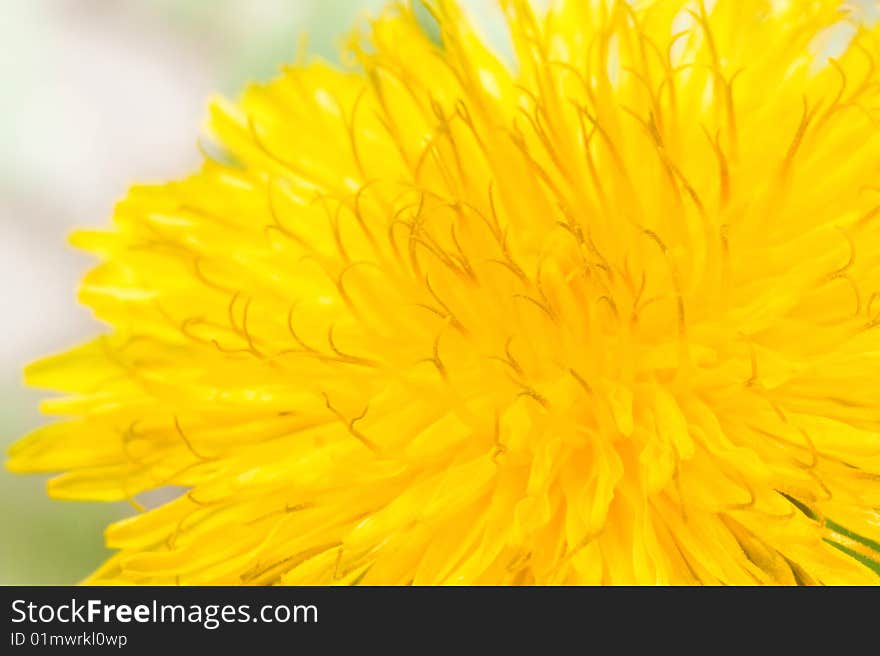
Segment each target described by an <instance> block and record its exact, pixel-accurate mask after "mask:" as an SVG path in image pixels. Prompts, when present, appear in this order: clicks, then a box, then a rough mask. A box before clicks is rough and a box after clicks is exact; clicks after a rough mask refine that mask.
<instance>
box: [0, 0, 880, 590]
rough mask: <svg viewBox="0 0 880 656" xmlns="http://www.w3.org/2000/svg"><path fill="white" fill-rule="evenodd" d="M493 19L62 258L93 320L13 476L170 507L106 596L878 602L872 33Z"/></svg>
mask: <svg viewBox="0 0 880 656" xmlns="http://www.w3.org/2000/svg"><path fill="white" fill-rule="evenodd" d="M502 4H503V8H504V13H505V15H506V17H507V24H508V26H509V35H510V37H511V41H512V43H513V49H514V52H515V62H512V63H506V62H504V61H502V60H501V59H499V57H497V56H496V55H495V54H493V51H492V50H491V49H490V48H489V46H488V45H487V43H486V42H485V41H484V40H483V39H482V38H481V37H480V36H479V34H478V31H477V30H475V29H474V28H473V27H472V26H471V24H470V23H469V22H468V20H467V18H466V16H465V14H464V12H463V11H462V9H461V8H460V7H459V6H458V5H457V4H456V3H455V2H453V1H451V0H448V1H447V0H438V1H437V2H436V3H434V4H433V5H432V6H431V12H432V14H433V20H435V21H436V22H437V24H438V25H439V29H440V35H441V39H440V40H439V42H438V40H436V39H432V38H431V37H430V36H429V35H428V34H427V32H426V30H425V29H423V27H422V24H423V23H424V19H423V18H420V17H419V15H417V14H416V13H415V12H414V11H413V9H411V8H410V7H407V6H398V5H395V6H392V7H390V8H389V9H387V10H386V11H385V12H384V13H383V14H382V15H381V16H380V17H379V18H378V19H376V20H375V21H374V22H372V24H371V28H370V33H369V35H368V36H366V37H363V36H359V35H356V36H355V37H354V38H353V39H352V43H351V47H350V53H351V55H352V62H351V66H350V67H349V68H348V69H347V70H337V69H335V68H332V67H330V66H327V65H325V64H321V63H309V64H298V65H296V66H292V67H290V68H287V69H285V70H284V72H283V74H282V75H281V76H280V77H279V78H278V79H276V80H274V81H273V82H271V83H269V84H266V85H262V86H253V87H251V88H250V89H249V90H248V91H247V92H246V94H245V95H244V97H243V98H242V99H241V100H240V101H239V102H237V103H233V104H230V103H225V102H217V103H215V104H214V105H213V107H212V111H211V117H210V130H211V133H212V134H213V135H214V137H215V139H216V142H217V143H218V144H220V146H221V148H214V149H213V152H214V155H212V156H209V155H206V157H205V161H204V164H203V166H202V168H201V169H200V170H199V171H198V172H197V173H195V174H194V175H192V176H191V177H189V178H187V179H185V180H182V181H179V182H173V183H169V184H164V185H160V186H150V187H136V188H134V189H132V190H131V192H130V193H129V195H128V196H127V198H126V199H125V200H124V201H122V202H121V203H120V204H119V206H118V208H117V210H116V212H115V216H114V223H113V227H112V228H111V229H109V230H102V231H83V232H79V233H77V234H76V236H75V238H74V241H75V244H76V245H77V246H80V247H82V248H85V249H87V250H89V251H92V252H94V253H96V254H97V255H98V256H99V257H100V259H101V263H100V265H99V266H98V267H97V268H95V269H94V270H92V271H91V272H90V273H89V274H88V275H87V277H86V278H85V281H84V283H83V285H82V289H81V300H82V301H83V302H84V303H85V304H86V305H88V306H90V307H91V308H92V309H93V310H94V311H95V313H96V314H97V316H98V317H99V318H101V319H102V320H104V321H105V322H107V323H108V324H109V326H110V329H109V331H108V332H107V333H106V334H104V335H101V336H100V337H98V338H97V339H95V340H94V341H91V342H89V343H88V344H85V345H84V346H81V347H79V348H76V349H73V350H71V351H68V352H66V353H63V354H61V355H57V356H54V357H51V358H48V359H46V360H43V361H41V362H38V363H36V364H34V365H32V366H31V367H30V368H29V369H28V371H27V378H28V380H29V381H30V382H31V383H33V384H35V385H40V386H45V387H49V388H52V389H55V390H61V391H64V392H67V393H69V395H68V396H66V397H64V398H59V399H53V400H50V401H47V402H45V404H44V410H45V411H46V412H47V413H49V414H57V415H63V416H64V417H66V419H65V420H64V421H61V422H59V423H53V424H50V425H48V426H46V427H44V428H41V429H38V430H36V431H35V432H34V433H33V434H31V435H30V436H28V437H26V438H25V439H24V440H22V441H21V442H20V443H19V444H17V445H16V446H15V447H13V449H12V451H11V456H10V461H9V466H10V467H11V468H12V469H13V470H16V471H58V470H61V471H65V472H66V473H64V474H62V475H61V476H59V477H57V478H55V479H53V480H52V481H51V483H50V486H49V491H50V494H51V495H52V496H54V497H56V498H62V499H88V500H116V499H129V500H130V501H132V503H133V504H135V505H136V506H138V505H139V504H138V501H137V497H138V495H139V494H140V493H142V492H144V491H147V490H152V489H155V488H160V487H163V486H169V485H170V486H178V487H180V488H184V490H185V491H183V492H181V493H180V495H179V497H178V498H176V499H175V500H173V501H171V502H169V503H166V504H165V505H162V506H160V507H158V508H155V509H152V510H149V511H146V512H142V513H139V514H136V515H135V516H133V517H131V518H129V519H125V520H123V521H121V522H118V523H116V524H114V525H112V526H110V527H109V529H108V530H107V543H108V545H109V546H110V547H112V548H114V549H117V550H118V552H117V554H116V555H115V556H114V557H112V558H111V559H110V560H109V561H108V562H107V564H106V565H105V566H103V567H102V568H101V569H100V570H99V571H98V572H97V573H95V574H94V576H93V577H92V579H90V580H91V581H92V582H99V583H104V582H119V583H174V582H177V583H183V584H190V583H193V584H196V583H199V584H205V583H237V582H242V583H252V584H263V583H290V584H300V583H356V582H362V583H366V584H372V583H378V584H406V583H416V584H422V583H430V584H434V583H467V584H483V583H490V584H520V583H522V584H528V583H538V584H569V583H597V584H598V583H607V584H631V583H651V584H653V583H670V584H687V583H710V584H718V583H723V584H754V583H782V584H794V583H831V584H836V583H871V582H873V583H876V582H877V574H876V571H877V570H878V568H880V565H878V564H877V561H878V560H880V555H878V554H880V545H878V542H880V513H878V507H880V404H878V399H880V385H878V381H880V176H878V173H880V130H878V119H880V73H878V70H877V62H878V61H880V41H878V37H880V33H878V30H877V29H875V28H871V27H868V26H866V25H865V24H864V23H863V22H860V21H859V19H858V17H857V15H855V14H854V13H852V12H848V11H847V10H845V8H844V5H843V4H842V3H841V2H839V1H838V0H809V1H806V2H783V1H779V0H715V1H714V2H712V1H710V0H702V1H691V2H686V1H684V0H655V1H634V2H625V1H623V0H617V1H614V0H559V1H558V2H554V3H551V5H550V7H549V8H547V7H544V6H543V5H544V4H546V3H538V2H529V1H527V0H505V2H503V3H502ZM420 21H421V22H420ZM832 50H834V52H833V54H834V55H835V56H834V57H833V58H832V57H831V56H830V54H829V53H831V51H832ZM206 150H207V149H206Z"/></svg>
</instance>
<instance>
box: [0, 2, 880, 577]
mask: <svg viewBox="0 0 880 656" xmlns="http://www.w3.org/2000/svg"><path fill="white" fill-rule="evenodd" d="M463 2H465V3H466V5H467V6H468V7H469V8H470V9H471V11H472V12H473V14H474V17H475V19H476V20H477V21H478V23H479V24H480V25H481V26H482V31H483V32H484V34H486V35H487V36H489V37H490V38H491V37H493V35H494V36H495V37H499V33H500V32H501V30H499V21H498V19H497V14H495V13H493V12H494V11H495V10H494V9H493V7H494V2H495V0H463ZM861 2H863V3H864V4H865V5H866V6H869V5H870V6H871V7H873V8H874V9H873V12H874V15H875V16H876V15H877V6H878V0H861ZM382 4H383V0H3V3H2V8H3V20H2V21H0V42H2V44H3V51H4V56H3V57H0V79H2V80H3V84H2V85H0V118H2V120H0V153H2V154H3V156H2V157H0V280H2V281H3V285H2V289H0V326H2V331H3V332H2V339H0V394H2V404H0V446H3V447H4V448H5V447H6V445H8V444H10V443H11V442H12V441H14V440H15V439H16V438H17V437H19V436H20V435H22V434H24V433H25V432H26V431H27V430H29V429H32V428H33V427H35V426H37V425H39V423H40V422H41V421H42V419H41V418H40V416H39V413H38V412H37V402H38V400H39V399H40V397H41V393H40V392H38V391H35V390H29V389H25V388H24V387H23V385H22V383H21V368H22V366H23V365H24V364H25V363H27V362H29V361H31V360H33V359H34V358H36V357H38V356H39V355H42V354H45V353H50V352H53V351H57V350H60V349H63V348H64V347H66V346H68V345H71V344H74V343H76V342H78V341H80V340H82V339H84V338H85V337H86V336H87V335H89V334H90V333H94V332H95V331H96V330H97V329H99V327H98V326H97V325H96V324H94V323H93V321H92V320H91V319H90V317H89V314H88V312H87V311H86V310H85V309H83V308H81V307H78V306H77V305H76V304H75V303H74V298H75V290H76V284H77V280H78V279H79V278H80V277H81V275H82V273H83V271H84V270H85V269H86V268H87V267H88V264H89V262H88V260H87V259H86V258H84V257H82V256H80V255H79V254H76V253H74V252H72V251H71V249H69V248H68V247H67V246H66V245H65V235H66V234H67V233H68V232H69V231H70V229H71V228H72V227H73V226H77V225H79V226H97V225H101V224H103V223H105V222H106V221H107V218H108V217H109V215H110V213H111V211H112V206H113V203H114V201H115V200H116V199H118V198H119V197H120V196H121V195H122V194H123V193H124V192H125V189H126V187H127V186H128V185H129V184H130V183H131V182H133V181H151V180H163V179H169V178H174V177H177V176H180V175H182V174H184V173H185V172H186V171H187V170H190V169H192V168H193V167H194V166H196V164H197V161H198V153H197V150H196V147H195V144H196V135H197V134H198V132H199V130H200V127H201V124H202V120H203V117H204V112H205V101H206V99H207V98H208V96H209V95H211V94H212V93H214V92H216V91H219V92H222V93H224V94H227V95H234V94H235V93H236V92H237V91H238V90H240V89H241V87H242V86H243V85H244V84H245V82H246V81H247V80H252V79H265V78H267V77H270V76H271V75H272V74H273V72H274V71H275V70H276V69H277V66H278V64H279V63H281V62H285V61H289V60H290V59H291V58H292V57H293V55H294V54H295V53H296V51H297V46H298V41H299V36H300V35H301V34H303V33H304V32H307V33H308V34H309V40H308V43H309V50H310V52H312V53H315V54H319V55H322V56H325V57H327V58H329V59H335V58H336V56H337V50H338V47H337V46H338V45H339V39H340V38H341V37H342V36H343V35H345V34H346V33H347V31H348V29H349V28H350V27H351V26H352V24H353V23H354V22H355V20H356V18H357V17H358V16H359V15H363V14H364V13H365V12H369V11H375V9H376V8H377V7H379V6H381V5H382ZM497 47H498V48H499V50H500V51H501V52H502V54H503V53H505V52H508V54H509V44H506V43H505V42H504V40H503V38H498V43H497ZM45 480H46V477H40V476H12V475H10V474H9V473H8V472H6V471H5V470H0V584H12V583H32V584H50V583H74V582H76V581H78V580H80V579H81V578H82V577H84V576H85V575H86V574H87V573H88V572H90V571H91V570H92V569H93V568H94V567H95V566H96V565H98V564H99V563H100V562H101V561H102V560H103V559H104V558H105V557H106V555H107V552H106V550H105V549H104V548H103V528H104V526H106V524H107V523H109V522H110V521H112V520H114V519H116V518H119V517H122V516H125V515H126V514H129V513H131V512H132V509H131V508H129V507H128V506H127V505H126V504H87V503H71V502H60V501H52V500H50V499H48V498H47V497H46V495H45Z"/></svg>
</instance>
